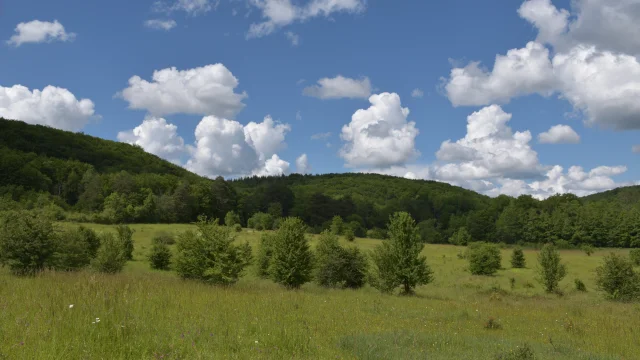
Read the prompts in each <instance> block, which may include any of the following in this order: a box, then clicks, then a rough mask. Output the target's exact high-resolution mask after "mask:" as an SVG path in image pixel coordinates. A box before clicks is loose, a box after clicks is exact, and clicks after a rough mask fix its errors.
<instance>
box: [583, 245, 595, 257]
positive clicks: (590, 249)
mask: <svg viewBox="0 0 640 360" xmlns="http://www.w3.org/2000/svg"><path fill="white" fill-rule="evenodd" d="M580 249H581V250H582V251H584V253H585V254H587V256H591V255H592V254H593V253H594V251H595V248H594V247H593V245H591V244H584V245H582V246H581V247H580Z"/></svg>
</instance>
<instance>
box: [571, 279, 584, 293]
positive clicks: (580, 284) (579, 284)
mask: <svg viewBox="0 0 640 360" xmlns="http://www.w3.org/2000/svg"><path fill="white" fill-rule="evenodd" d="M573 283H574V284H575V286H576V290H578V291H581V292H585V291H587V286H586V285H585V284H584V283H583V282H582V280H580V279H575V280H573Z"/></svg>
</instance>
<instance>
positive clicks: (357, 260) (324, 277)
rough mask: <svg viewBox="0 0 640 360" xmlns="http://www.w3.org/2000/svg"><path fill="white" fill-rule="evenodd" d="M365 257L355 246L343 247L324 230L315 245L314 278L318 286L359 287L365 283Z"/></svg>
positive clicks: (335, 237)
mask: <svg viewBox="0 0 640 360" xmlns="http://www.w3.org/2000/svg"><path fill="white" fill-rule="evenodd" d="M367 265H368V263H367V258H366V257H365V256H364V255H363V254H362V253H361V252H360V250H358V249H357V248H348V249H345V248H343V247H342V246H340V244H339V243H338V238H337V236H335V235H333V234H332V233H331V232H328V231H325V232H323V233H322V235H321V236H320V241H319V243H318V246H317V247H316V271H315V279H316V282H317V283H318V284H319V285H320V286H326V287H343V288H360V287H362V286H364V284H365V278H366V274H367Z"/></svg>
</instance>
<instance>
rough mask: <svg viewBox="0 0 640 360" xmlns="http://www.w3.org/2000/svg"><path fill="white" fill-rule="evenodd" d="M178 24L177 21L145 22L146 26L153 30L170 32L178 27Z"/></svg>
mask: <svg viewBox="0 0 640 360" xmlns="http://www.w3.org/2000/svg"><path fill="white" fill-rule="evenodd" d="M177 25H178V23H176V21H175V20H171V19H169V20H162V19H151V20H147V21H145V22H144V26H146V27H148V28H149V29H153V30H164V31H169V30H171V29H173V28H174V27H176V26H177Z"/></svg>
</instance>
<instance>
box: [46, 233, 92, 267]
mask: <svg viewBox="0 0 640 360" xmlns="http://www.w3.org/2000/svg"><path fill="white" fill-rule="evenodd" d="M87 230H88V229H84V228H83V229H80V228H73V229H67V230H65V231H63V232H61V233H60V234H58V237H57V245H56V253H55V255H54V259H53V265H52V267H53V268H54V269H56V270H60V271H74V270H79V269H82V268H83V267H85V266H88V265H89V264H90V263H91V260H92V259H93V258H94V257H95V256H96V254H97V249H96V253H94V254H91V251H92V250H91V249H90V243H89V242H88V241H87V235H88V236H89V237H90V238H91V240H90V241H94V239H93V237H95V241H97V243H98V248H99V245H100V239H99V238H98V237H97V235H96V234H95V233H90V232H88V231H87ZM89 231H90V230H89ZM91 245H93V244H91Z"/></svg>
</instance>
